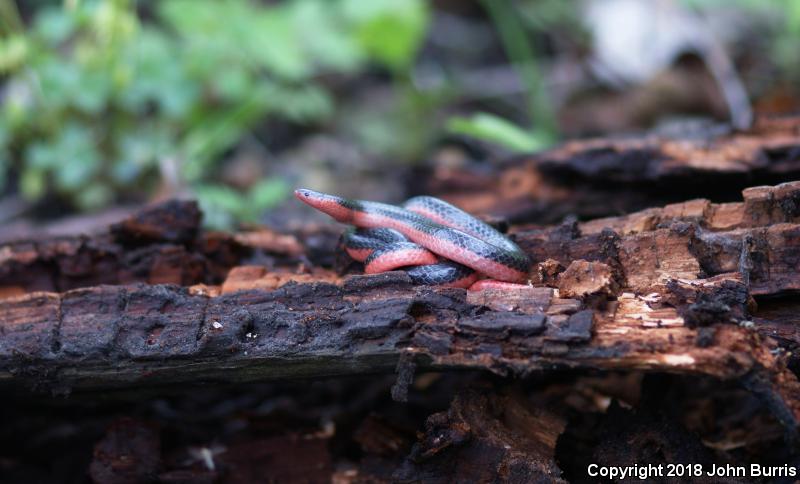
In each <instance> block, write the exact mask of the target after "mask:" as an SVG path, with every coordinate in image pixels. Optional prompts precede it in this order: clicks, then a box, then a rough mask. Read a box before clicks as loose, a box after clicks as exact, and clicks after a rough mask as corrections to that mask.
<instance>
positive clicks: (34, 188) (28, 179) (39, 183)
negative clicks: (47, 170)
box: [19, 167, 47, 201]
mask: <svg viewBox="0 0 800 484" xmlns="http://www.w3.org/2000/svg"><path fill="white" fill-rule="evenodd" d="M46 188H47V181H46V180H45V174H44V172H43V171H42V170H39V169H37V168H32V167H31V168H26V169H25V170H24V171H23V172H22V175H21V176H20V178H19V191H20V193H22V196H23V197H24V198H25V199H26V200H31V201H36V200H39V199H40V198H42V197H43V196H44V194H45V189H46Z"/></svg>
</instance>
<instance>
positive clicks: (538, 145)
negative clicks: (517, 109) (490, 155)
mask: <svg viewBox="0 0 800 484" xmlns="http://www.w3.org/2000/svg"><path fill="white" fill-rule="evenodd" d="M447 127H448V129H449V130H450V132H451V133H455V134H461V135H466V136H471V137H473V138H477V139H480V140H483V141H487V142H489V143H495V144H497V145H500V146H502V147H504V148H506V149H508V150H510V151H513V152H526V151H536V150H541V149H544V148H546V147H548V146H549V145H550V144H552V142H553V141H554V140H553V139H552V137H551V135H550V134H549V133H547V132H544V131H538V132H530V131H527V130H525V129H524V128H521V127H519V126H517V125H516V124H514V123H512V122H510V121H508V120H506V119H503V118H500V117H497V116H495V115H493V114H489V113H478V114H475V115H473V116H471V117H469V118H464V117H453V118H451V119H450V120H449V122H448V124H447Z"/></svg>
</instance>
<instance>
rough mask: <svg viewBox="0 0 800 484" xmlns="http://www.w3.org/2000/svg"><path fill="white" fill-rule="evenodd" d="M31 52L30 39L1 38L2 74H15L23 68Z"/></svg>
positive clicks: (14, 36)
mask: <svg viewBox="0 0 800 484" xmlns="http://www.w3.org/2000/svg"><path fill="white" fill-rule="evenodd" d="M30 50H31V49H30V45H29V43H28V39H27V38H25V37H24V36H22V35H12V36H10V37H6V38H0V73H8V72H13V71H16V70H17V69H19V68H21V67H23V66H24V65H25V62H26V60H27V59H28V57H29V54H30Z"/></svg>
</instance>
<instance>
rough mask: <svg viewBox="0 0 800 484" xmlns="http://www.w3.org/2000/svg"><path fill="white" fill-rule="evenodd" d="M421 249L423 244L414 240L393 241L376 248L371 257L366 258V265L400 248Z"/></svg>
mask: <svg viewBox="0 0 800 484" xmlns="http://www.w3.org/2000/svg"><path fill="white" fill-rule="evenodd" d="M415 249H417V250H419V249H422V246H421V245H417V244H415V243H414V242H393V243H390V244H386V245H384V246H383V247H381V248H379V249H375V250H374V251H372V253H371V254H370V255H369V257H367V258H366V260H364V265H365V266H368V265H369V264H370V263H371V262H372V261H374V260H375V259H377V258H378V257H382V256H384V255H386V254H388V253H390V252H395V251H398V250H415Z"/></svg>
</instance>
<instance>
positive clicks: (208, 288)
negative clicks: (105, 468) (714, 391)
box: [0, 182, 800, 436]
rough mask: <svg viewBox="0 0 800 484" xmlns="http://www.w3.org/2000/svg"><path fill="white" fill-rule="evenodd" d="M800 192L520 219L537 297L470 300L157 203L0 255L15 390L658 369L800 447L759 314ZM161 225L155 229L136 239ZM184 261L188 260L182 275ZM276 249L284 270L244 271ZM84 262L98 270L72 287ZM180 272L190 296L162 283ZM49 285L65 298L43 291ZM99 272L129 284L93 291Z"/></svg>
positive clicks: (788, 381)
mask: <svg viewBox="0 0 800 484" xmlns="http://www.w3.org/2000/svg"><path fill="white" fill-rule="evenodd" d="M798 199H800V183H797V182H794V183H788V184H783V185H779V186H776V187H759V188H753V189H749V190H746V191H745V192H744V201H743V202H740V203H733V204H713V203H710V202H708V201H703V200H696V201H691V202H686V203H683V204H679V205H671V206H667V207H664V208H662V209H654V210H646V211H643V212H638V213H634V214H631V215H627V216H624V217H617V218H610V219H604V220H599V221H590V222H585V223H577V222H575V223H567V224H565V225H561V226H556V227H551V228H548V229H536V228H533V229H532V228H527V227H525V226H520V227H512V230H511V234H512V236H513V237H514V238H515V239H516V241H517V242H518V243H519V244H520V246H521V247H523V249H524V250H526V251H527V252H528V253H529V254H530V255H531V256H532V257H533V259H534V260H535V261H538V263H537V264H536V268H535V269H534V271H533V273H532V278H533V281H534V285H532V286H531V287H529V288H523V289H520V290H517V291H496V290H494V291H491V290H487V291H480V292H470V293H468V292H466V291H464V290H460V289H437V288H428V287H415V286H414V285H412V284H411V282H410V280H409V279H408V277H407V276H406V275H405V274H404V273H402V272H394V273H385V274H379V275H374V276H363V275H349V276H348V275H344V276H343V275H340V274H338V273H336V272H334V271H333V270H331V269H323V268H316V267H313V268H312V267H309V266H308V265H307V264H305V265H304V264H301V267H298V266H297V263H298V261H301V260H302V254H299V253H298V251H297V247H298V246H300V247H302V245H303V244H302V240H303V239H304V237H305V236H304V235H302V234H299V235H297V236H291V235H286V236H277V235H276V234H272V233H269V232H261V233H260V235H259V233H253V234H250V235H249V236H248V235H246V234H242V235H240V236H224V235H219V234H201V233H199V232H193V231H192V230H186V229H185V228H183V229H180V230H178V229H177V228H170V227H169V224H170V222H169V220H170V219H173V220H180V217H166V216H164V215H163V214H162V213H161V210H162V209H158V208H156V209H152V210H151V211H150V213H149V215H148V216H147V217H144V218H145V219H147V218H155V219H156V220H161V221H163V224H162V223H159V224H155V225H153V224H142V223H136V224H134V223H131V221H127V222H123V223H122V224H120V225H118V226H116V228H115V229H113V230H111V231H109V233H107V234H100V235H98V236H97V237H95V238H92V237H88V238H80V239H67V240H64V239H59V240H56V241H40V242H38V243H36V244H34V245H26V243H21V244H11V245H6V246H3V247H0V254H3V258H2V261H0V274H2V279H0V280H1V281H3V284H4V285H5V287H6V290H5V292H4V295H5V297H4V298H3V299H1V300H0V385H23V386H28V387H34V388H39V389H47V390H50V391H53V392H56V393H68V392H70V391H73V390H81V391H91V390H101V389H109V388H132V387H137V388H138V387H142V386H154V387H160V386H165V385H175V384H183V383H197V382H246V381H257V380H265V379H279V378H280V379H296V378H307V377H315V378H316V377H323V376H330V375H352V374H366V373H380V372H395V371H398V370H399V373H400V375H401V378H400V380H399V381H398V384H397V385H396V387H395V396H396V398H399V399H402V398H403V397H404V396H405V395H404V393H405V392H404V389H405V387H406V386H407V384H408V380H409V379H410V378H411V377H412V376H413V371H411V370H410V368H411V369H413V368H416V369H417V370H429V369H448V368H471V369H483V370H489V371H492V372H494V373H497V374H500V375H508V374H514V375H528V374H533V373H542V372H549V371H553V370H555V369H599V370H624V371H639V370H643V371H648V372H668V373H680V374H689V375H706V376H711V377H714V378H717V379H723V380H732V381H739V382H741V383H742V384H743V385H745V386H746V387H747V388H749V389H751V390H752V391H754V392H756V393H757V394H758V395H760V396H761V397H762V398H763V400H764V401H765V402H766V403H767V404H768V405H769V406H770V408H771V409H772V411H773V413H774V415H775V416H776V417H777V418H778V419H780V421H781V422H782V423H783V425H784V428H785V430H786V433H787V435H789V436H795V435H796V433H797V428H798V419H800V403H798V402H800V384H798V381H797V379H796V377H795V375H794V374H793V373H792V372H791V371H790V370H789V369H788V368H787V363H788V362H789V361H790V360H789V356H788V355H787V353H786V352H785V351H784V349H783V348H782V347H781V345H780V343H782V342H785V341H786V340H787V339H788V340H789V341H790V342H791V343H792V344H796V343H795V341H796V340H795V339H794V337H793V334H791V333H790V332H789V331H784V332H783V333H782V334H781V336H782V339H781V340H779V341H776V340H775V339H772V338H771V337H770V334H771V333H773V332H775V326H774V325H773V326H770V325H769V324H768V323H763V322H762V321H763V320H765V319H767V320H768V319H769V318H768V315H769V314H771V313H769V312H767V313H764V314H760V313H759V311H758V309H757V307H758V300H759V299H761V298H765V297H772V298H775V297H781V296H783V295H790V294H793V293H794V292H795V291H796V290H797V289H798V288H800V279H799V278H800V275H798V274H797V272H796V271H795V270H794V268H796V267H797V263H798V257H799V256H798V254H800V250H798V249H800V247H798V245H800V237H798V234H800V224H798V222H800V220H798V217H799V216H800V213H798V209H797V205H796V201H797V200H798ZM172 210H175V206H173V205H170V206H168V208H167V212H169V211H172ZM140 218H142V217H141V216H140ZM143 225H145V226H147V227H150V228H148V229H147V230H142V231H143V232H145V233H146V234H147V236H146V237H144V236H143V237H136V236H134V235H133V234H134V233H135V232H136V231H138V230H141V229H140V227H142V226H143ZM153 226H156V227H159V226H162V227H161V229H160V230H154V229H152V228H151V227H153ZM120 227H122V229H120ZM131 231H132V232H133V233H132V232H131ZM323 233H327V232H325V231H323ZM174 234H184V235H181V236H178V237H177V238H176V236H175V235H174ZM186 234H192V235H186ZM317 239H319V238H317ZM317 239H315V240H317ZM322 240H327V241H328V243H330V244H331V245H332V244H333V242H334V241H335V237H323V238H322ZM76 247H77V249H76ZM166 247H170V249H169V250H167V249H166ZM131 248H135V250H137V251H141V253H144V254H158V256H156V257H151V256H148V257H151V258H148V257H145V258H144V260H147V261H148V262H147V263H146V264H143V267H145V268H146V270H142V271H140V272H137V271H132V270H131V265H133V266H137V264H140V263H141V262H140V261H141V260H140V259H136V260H134V261H131V259H130V258H126V257H125V254H126V253H127V251H128V250H130V249H131ZM330 249H331V251H332V250H333V247H332V246H331V247H330ZM165 250H166V251H167V253H171V251H176V252H177V253H180V254H183V255H182V256H181V257H177V258H175V259H168V260H169V263H168V264H163V263H162V262H161V261H163V260H164V258H163V254H164V251H165ZM87 254H88V256H87ZM219 254H223V256H220V255H219ZM256 254H261V255H262V256H263V257H267V256H269V259H267V260H269V261H270V264H268V265H264V266H236V264H238V263H239V262H240V261H242V260H245V259H246V258H254V257H255V255H256ZM87 260H88V261H91V263H89V264H88V265H85V264H84V262H85V261H87ZM98 260H100V261H103V263H99V264H98V263H97V262H96V261H98ZM262 260H263V259H262ZM79 261H82V262H80V264H79V263H78V262H79ZM198 261H199V262H198ZM70 264H72V265H74V266H80V267H83V271H84V272H79V277H77V278H73V279H69V277H72V276H71V275H70V274H72V273H67V275H66V276H65V277H68V279H61V280H62V281H63V280H68V281H70V282H69V283H66V284H65V285H59V284H55V283H53V282H52V281H54V280H56V279H54V276H57V275H58V274H62V273H63V272H62V271H63V268H64V267H69V266H70ZM195 264H200V265H202V266H203V267H206V268H208V267H215V268H216V269H215V270H213V271H209V272H208V273H210V274H216V275H215V276H213V277H209V276H202V274H206V272H204V271H198V272H197V273H195V272H193V271H192V270H191V268H193V267H195ZM165 267H166V268H168V269H169V270H167V271H166V273H167V274H172V276H170V277H174V278H175V279H174V280H172V281H171V282H173V283H172V284H162V283H160V279H159V278H160V277H161V275H163V273H164V272H163V271H164V270H165V269H164V268H165ZM54 268H58V270H55V269H54ZM48 271H51V272H48ZM225 272H227V277H226V278H224V279H223V277H221V274H223V273H225ZM37 274H38V275H43V276H44V279H45V280H48V281H51V282H50V284H51V285H52V286H50V287H51V289H50V290H48V291H39V290H37V289H38V288H39V287H40V286H39V285H38V283H31V281H37V280H39V279H38V276H37ZM115 274H116V275H115ZM120 274H133V276H132V277H131V278H130V279H125V278H120V276H119V275H120ZM175 274H179V275H180V277H177V276H174V275H175ZM187 274H188V275H187ZM195 274H200V275H195ZM20 276H24V277H20ZM98 277H108V278H109V279H108V280H107V281H106V282H111V284H108V283H106V284H100V285H93V284H94V283H95V281H96V280H97V278H98ZM20 279H21V281H20ZM137 279H138V280H137ZM131 281H133V283H131ZM81 282H84V283H89V284H88V285H87V287H81V288H77V289H69V290H65V291H62V292H54V291H53V289H52V288H64V287H66V288H68V287H71V285H73V284H75V285H80V283H81ZM8 287H13V288H14V289H13V290H8ZM787 304H792V303H788V302H787ZM782 314H786V313H785V312H784V313H782ZM794 314H796V312H795V313H794ZM787 319H788V321H787ZM774 324H777V325H781V327H786V328H788V327H790V326H789V325H791V324H793V321H792V320H791V318H786V317H784V318H779V319H778V320H776V321H775V322H774Z"/></svg>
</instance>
